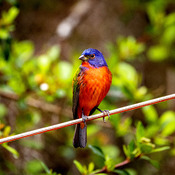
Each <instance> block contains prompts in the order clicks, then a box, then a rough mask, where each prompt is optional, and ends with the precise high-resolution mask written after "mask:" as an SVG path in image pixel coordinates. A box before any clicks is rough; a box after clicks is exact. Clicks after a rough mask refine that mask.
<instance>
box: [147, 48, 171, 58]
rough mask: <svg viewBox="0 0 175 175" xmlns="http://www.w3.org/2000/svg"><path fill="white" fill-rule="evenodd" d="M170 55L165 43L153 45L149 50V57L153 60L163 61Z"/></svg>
mask: <svg viewBox="0 0 175 175" xmlns="http://www.w3.org/2000/svg"><path fill="white" fill-rule="evenodd" d="M168 56H169V50H168V48H167V47H165V46H163V45H157V46H152V47H151V48H150V49H149V50H148V57H149V59H150V60H152V61H163V60H165V59H167V58H168Z"/></svg>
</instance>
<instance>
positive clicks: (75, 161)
mask: <svg viewBox="0 0 175 175" xmlns="http://www.w3.org/2000/svg"><path fill="white" fill-rule="evenodd" d="M74 164H75V166H76V167H77V169H78V170H79V172H80V173H81V174H83V173H84V172H85V170H84V167H83V166H82V165H81V163H80V162H78V161H77V160H74Z"/></svg>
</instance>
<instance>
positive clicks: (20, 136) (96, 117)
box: [0, 94, 175, 144]
mask: <svg viewBox="0 0 175 175" xmlns="http://www.w3.org/2000/svg"><path fill="white" fill-rule="evenodd" d="M172 99H175V94H171V95H167V96H164V97H160V98H156V99H153V100H148V101H145V102H141V103H136V104H133V105H129V106H126V107H121V108H118V109H114V110H111V111H109V114H110V115H114V114H118V113H122V112H126V111H131V110H134V109H138V108H141V107H144V106H148V105H152V104H156V103H160V102H163V101H167V100H172ZM107 115H108V114H105V113H100V114H96V115H92V116H88V118H87V121H90V120H95V119H98V118H102V117H105V116H107ZM81 122H83V120H82V118H80V119H75V120H71V121H68V122H64V123H59V124H56V125H52V126H48V127H45V128H40V129H36V130H33V131H28V132H24V133H22V134H17V135H14V136H9V137H6V138H2V139H0V144H2V143H5V142H10V141H14V140H18V139H21V138H25V137H29V136H33V135H37V134H41V133H44V132H48V131H52V130H56V129H60V128H64V127H68V126H72V125H75V124H79V123H81Z"/></svg>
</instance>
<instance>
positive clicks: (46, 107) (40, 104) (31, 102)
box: [0, 90, 61, 114]
mask: <svg viewBox="0 0 175 175" xmlns="http://www.w3.org/2000/svg"><path fill="white" fill-rule="evenodd" d="M0 96H1V97H4V98H8V99H11V100H14V101H18V100H19V99H20V98H19V96H18V95H17V94H15V93H13V92H5V91H2V90H0ZM26 104H27V105H28V106H31V107H34V108H38V109H41V110H43V111H47V112H52V113H55V114H59V112H60V111H61V107H59V106H56V105H53V104H50V103H46V102H44V101H41V100H37V99H34V98H31V97H30V98H27V100H26Z"/></svg>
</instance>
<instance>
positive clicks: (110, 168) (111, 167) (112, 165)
mask: <svg viewBox="0 0 175 175" xmlns="http://www.w3.org/2000/svg"><path fill="white" fill-rule="evenodd" d="M115 164H116V162H115V159H112V158H111V157H109V156H106V157H105V165H106V166H107V170H108V171H113V170H114V168H115Z"/></svg>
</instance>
